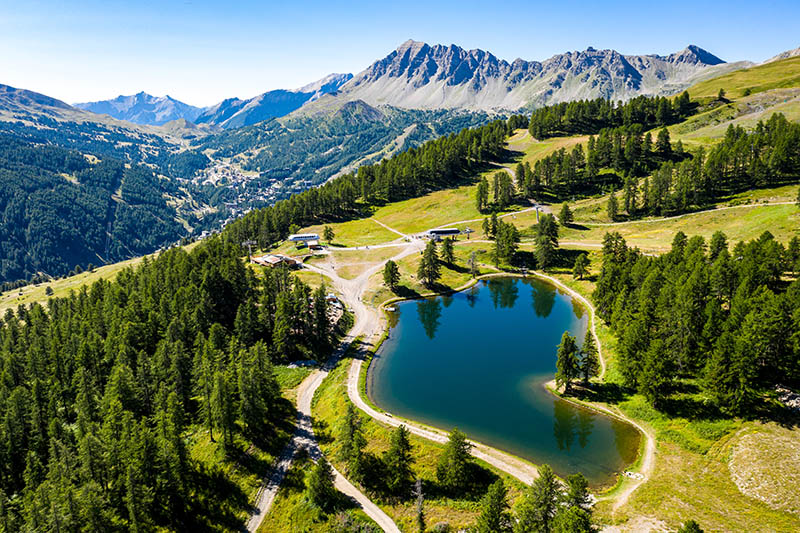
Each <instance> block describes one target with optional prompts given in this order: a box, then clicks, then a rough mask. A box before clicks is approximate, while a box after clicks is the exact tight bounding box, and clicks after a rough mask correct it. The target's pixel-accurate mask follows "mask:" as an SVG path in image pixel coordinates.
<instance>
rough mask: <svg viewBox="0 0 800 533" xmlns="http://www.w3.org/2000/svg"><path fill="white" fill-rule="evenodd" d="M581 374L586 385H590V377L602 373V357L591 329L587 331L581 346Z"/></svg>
mask: <svg viewBox="0 0 800 533" xmlns="http://www.w3.org/2000/svg"><path fill="white" fill-rule="evenodd" d="M580 374H581V377H582V378H583V383H584V385H588V383H589V380H590V379H592V378H593V377H595V376H597V375H599V374H600V359H599V357H598V355H597V345H596V344H595V342H594V335H593V334H592V332H591V331H587V332H586V338H585V339H584V340H583V346H582V347H581V360H580Z"/></svg>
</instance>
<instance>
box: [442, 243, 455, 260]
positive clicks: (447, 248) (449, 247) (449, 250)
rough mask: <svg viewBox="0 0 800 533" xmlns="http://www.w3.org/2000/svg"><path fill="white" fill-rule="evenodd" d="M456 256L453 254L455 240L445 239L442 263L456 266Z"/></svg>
mask: <svg viewBox="0 0 800 533" xmlns="http://www.w3.org/2000/svg"><path fill="white" fill-rule="evenodd" d="M455 260H456V258H455V254H454V253H453V240H452V239H450V238H447V237H445V239H444V240H443V241H442V262H443V263H445V264H447V265H453V264H455Z"/></svg>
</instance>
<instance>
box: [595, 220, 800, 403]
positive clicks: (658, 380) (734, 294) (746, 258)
mask: <svg viewBox="0 0 800 533" xmlns="http://www.w3.org/2000/svg"><path fill="white" fill-rule="evenodd" d="M798 271H800V239H798V238H797V237H795V238H794V239H793V240H792V241H791V242H790V244H789V247H788V249H785V248H784V246H783V245H782V244H780V243H779V242H776V241H775V240H774V239H773V238H772V235H770V234H769V233H768V232H765V233H764V234H763V235H762V236H761V237H760V238H759V239H757V240H754V241H751V242H747V243H744V242H740V243H738V244H736V246H734V247H733V249H732V250H730V251H729V247H728V242H727V239H726V238H725V235H724V234H722V233H719V232H718V233H716V234H715V235H714V236H713V238H712V239H711V242H710V243H706V242H704V240H703V238H702V237H699V236H697V237H692V238H691V239H687V237H686V235H684V234H683V233H678V234H677V235H676V236H675V239H674V241H673V245H672V250H671V251H670V252H669V253H667V254H665V255H662V256H659V257H649V256H645V255H643V254H641V253H640V252H639V251H638V250H637V249H632V248H629V247H628V246H627V245H626V243H625V241H624V239H622V237H621V236H620V235H619V234H617V233H611V234H607V235H606V237H605V239H604V242H603V268H602V272H601V274H600V278H599V279H598V281H597V287H596V289H595V292H594V295H593V298H594V301H595V303H596V306H597V311H598V313H599V315H600V316H601V317H602V318H603V319H604V320H606V321H607V322H608V323H609V324H610V325H611V327H612V329H613V330H614V331H615V333H616V335H617V337H618V338H619V340H620V342H619V350H618V352H619V360H618V364H619V369H620V371H621V373H622V376H623V377H624V380H625V383H626V384H627V385H629V386H632V387H636V388H637V389H638V390H639V391H640V392H641V393H643V394H644V395H645V396H646V397H647V398H648V399H649V400H650V401H651V402H652V403H653V404H655V405H656V406H659V407H663V405H664V404H665V402H666V401H667V400H668V398H669V396H670V394H671V393H672V392H673V391H675V390H676V388H677V385H678V383H679V380H681V379H683V378H693V379H695V380H697V382H698V383H699V384H700V385H701V387H702V389H703V390H704V391H705V393H706V394H707V395H708V396H709V397H710V398H711V399H713V401H714V402H715V403H716V404H717V405H718V406H719V407H720V408H721V409H723V410H725V411H728V412H731V413H737V414H743V413H746V412H749V411H750V410H751V409H752V408H753V407H755V406H756V403H757V401H758V398H759V393H760V392H761V391H764V390H766V389H767V388H770V387H773V386H774V385H776V384H786V385H789V386H792V385H797V384H800V280H798V279H797V278H796V277H797V274H798ZM791 276H794V281H792V282H791V283H790V282H789V281H787V277H788V279H791Z"/></svg>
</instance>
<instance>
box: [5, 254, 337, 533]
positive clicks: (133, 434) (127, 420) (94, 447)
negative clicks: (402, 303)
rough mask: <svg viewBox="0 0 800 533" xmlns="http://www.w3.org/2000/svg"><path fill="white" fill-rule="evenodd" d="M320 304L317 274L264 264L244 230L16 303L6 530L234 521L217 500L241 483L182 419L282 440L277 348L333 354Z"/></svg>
mask: <svg viewBox="0 0 800 533" xmlns="http://www.w3.org/2000/svg"><path fill="white" fill-rule="evenodd" d="M327 311H328V308H327V304H326V301H325V293H324V292H323V290H322V289H320V290H318V291H316V292H314V293H313V294H312V291H311V290H310V289H309V288H308V286H306V285H304V284H303V283H301V282H300V281H298V280H296V279H294V278H292V277H291V276H290V275H289V274H288V272H287V271H285V270H282V269H277V270H271V271H268V272H265V275H264V277H263V278H261V279H259V278H256V277H255V275H254V274H253V271H252V270H250V269H249V268H247V267H246V266H245V265H244V263H243V262H242V261H241V259H240V246H239V245H233V244H224V243H223V242H222V241H221V240H219V239H212V240H210V241H207V242H205V243H203V244H201V245H199V246H198V247H196V248H195V249H194V250H192V251H191V252H186V251H184V250H183V249H175V250H170V251H168V252H164V253H162V254H161V255H160V256H159V257H158V258H157V259H155V260H147V259H145V261H144V262H143V264H142V265H140V266H139V267H138V268H136V269H127V270H125V271H123V272H121V273H120V275H119V276H118V278H117V279H116V280H115V281H114V282H107V281H98V282H96V283H94V284H93V285H92V286H91V287H83V288H82V289H81V291H80V292H79V293H77V294H72V295H71V296H70V297H68V298H60V299H54V300H50V302H48V304H47V307H46V308H44V307H42V306H40V305H38V304H36V305H33V306H32V307H31V308H29V309H24V308H20V309H19V310H18V312H17V313H16V314H15V313H12V312H11V311H9V312H7V313H6V315H5V317H3V319H2V322H0V529H2V530H3V531H18V530H22V529H24V530H30V531H56V530H59V531H82V530H91V531H123V530H132V531H150V530H153V528H156V527H166V528H169V529H172V530H183V531H187V530H209V529H218V528H221V527H223V526H224V527H226V528H228V527H237V525H236V524H231V523H230V520H231V517H230V516H225V514H224V513H223V514H220V513H221V509H222V508H223V507H221V504H224V505H227V504H232V505H234V506H235V505H244V506H245V507H246V506H247V502H246V496H245V497H244V500H245V502H244V503H242V502H241V501H239V500H241V499H242V497H241V495H240V496H237V495H236V494H235V493H231V492H230V490H231V489H230V484H229V483H228V482H227V481H226V480H225V479H224V477H220V476H222V474H221V473H220V472H217V471H209V470H207V469H206V467H203V466H202V465H201V464H199V463H197V462H196V461H194V460H192V459H191V458H190V455H189V451H190V450H189V448H188V444H187V442H188V441H187V439H186V438H185V437H186V431H187V429H189V428H192V429H193V430H194V431H195V432H198V431H201V430H203V429H204V430H207V431H208V432H210V433H211V438H212V440H213V439H217V440H218V441H220V442H221V443H222V446H223V449H225V450H226V452H227V454H228V455H229V456H230V457H243V456H244V455H243V454H244V452H245V451H246V448H247V447H249V446H250V442H253V443H254V444H255V445H257V446H264V445H265V444H266V443H268V442H269V441H270V440H272V439H274V438H275V434H276V429H275V422H276V419H277V418H279V417H280V413H281V409H280V405H279V404H280V400H279V392H278V387H277V384H276V382H275V379H274V376H273V373H272V363H273V361H284V360H287V359H293V358H297V357H318V356H319V357H325V356H326V355H327V354H328V353H329V352H330V347H331V335H332V331H331V326H330V324H329V318H328V315H327ZM201 432H202V431H201ZM242 446H244V447H245V449H241V447H242ZM240 468H244V467H243V466H240ZM236 502H238V503H236ZM234 522H235V519H234Z"/></svg>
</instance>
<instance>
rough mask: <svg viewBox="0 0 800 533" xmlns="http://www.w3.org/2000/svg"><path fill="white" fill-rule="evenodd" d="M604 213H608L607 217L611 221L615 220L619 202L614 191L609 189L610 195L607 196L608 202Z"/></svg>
mask: <svg viewBox="0 0 800 533" xmlns="http://www.w3.org/2000/svg"><path fill="white" fill-rule="evenodd" d="M606 213H607V214H608V218H609V219H610V220H611V221H612V222H616V220H617V216H618V214H619V204H618V202H617V194H616V192H614V191H611V195H610V196H609V197H608V203H607V204H606Z"/></svg>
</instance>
